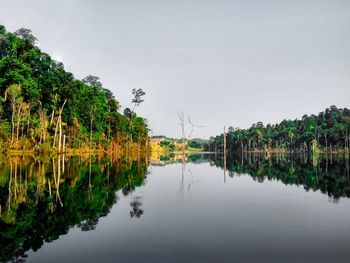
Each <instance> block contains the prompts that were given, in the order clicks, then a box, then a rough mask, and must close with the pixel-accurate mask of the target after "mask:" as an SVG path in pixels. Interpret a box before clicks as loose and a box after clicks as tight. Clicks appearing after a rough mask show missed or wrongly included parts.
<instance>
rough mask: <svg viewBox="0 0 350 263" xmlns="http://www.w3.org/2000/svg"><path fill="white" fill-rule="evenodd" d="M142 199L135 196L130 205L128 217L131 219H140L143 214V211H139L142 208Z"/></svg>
mask: <svg viewBox="0 0 350 263" xmlns="http://www.w3.org/2000/svg"><path fill="white" fill-rule="evenodd" d="M141 200H142V197H140V196H137V197H135V198H134V200H133V201H132V202H131V203H130V206H131V207H132V210H131V211H130V217H131V218H134V217H135V218H140V217H141V215H142V214H143V210H142V209H141V206H142V202H141Z"/></svg>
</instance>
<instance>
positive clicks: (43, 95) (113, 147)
mask: <svg viewBox="0 0 350 263" xmlns="http://www.w3.org/2000/svg"><path fill="white" fill-rule="evenodd" d="M36 43H37V39H36V38H35V36H33V34H32V32H31V30H29V29H25V28H21V29H19V30H17V31H16V32H15V33H10V32H8V31H7V30H6V28H5V27H4V26H2V25H0V149H2V151H34V152H45V151H52V152H58V153H62V152H65V151H67V152H68V151H69V150H72V149H80V150H84V151H98V150H101V151H113V152H114V151H134V152H135V151H138V152H140V151H142V150H145V149H146V148H147V145H148V140H149V138H148V127H147V120H146V119H144V118H142V117H140V116H138V115H137V114H136V112H135V109H136V107H138V106H139V105H140V103H142V102H143V101H144V100H143V96H144V95H145V92H144V91H143V90H142V89H133V90H132V91H131V92H130V95H131V99H130V100H131V104H132V105H133V106H132V109H130V108H126V109H125V110H124V112H123V113H120V104H119V102H118V100H117V99H116V98H115V97H114V95H113V93H112V92H111V91H110V90H109V89H107V88H105V87H104V86H103V85H102V83H101V81H100V79H99V77H97V76H93V75H89V76H87V77H85V78H84V79H82V80H78V79H76V78H75V77H74V76H73V74H72V73H70V72H67V71H66V70H65V68H64V65H63V63H62V62H59V61H55V60H54V59H52V58H51V57H50V55H48V54H46V53H45V52H43V51H41V50H40V49H39V48H38V47H37V46H36ZM0 151H1V150H0Z"/></svg>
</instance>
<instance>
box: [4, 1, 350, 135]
mask: <svg viewBox="0 0 350 263" xmlns="http://www.w3.org/2000/svg"><path fill="white" fill-rule="evenodd" d="M0 24H3V25H5V26H6V28H7V29H8V30H9V31H15V30H17V29H18V28H20V27H25V28H29V29H31V30H32V31H33V34H34V35H35V36H36V37H37V38H38V39H39V46H40V48H41V49H42V50H43V51H44V52H47V53H48V54H50V55H51V56H52V57H53V58H55V59H58V60H60V61H62V62H63V63H64V65H65V67H66V69H67V70H68V71H71V72H72V73H73V74H74V75H75V76H76V77H77V78H83V77H85V76H86V75H89V74H92V75H97V76H99V77H100V78H101V81H102V83H103V84H104V86H105V87H106V88H109V89H110V90H112V91H113V92H114V94H115V96H116V98H117V99H118V100H119V101H120V102H121V104H122V106H123V107H127V106H130V101H131V90H132V89H133V88H142V89H144V90H145V91H146V93H147V95H146V97H145V103H144V104H141V106H140V107H139V108H138V109H137V111H138V113H139V114H141V115H143V116H145V117H146V118H147V119H148V120H149V124H150V127H151V129H152V130H153V135H159V134H165V135H169V136H174V137H179V136H180V135H181V131H180V127H179V125H178V123H179V121H178V117H177V112H178V111H181V110H183V111H184V113H185V114H187V115H190V116H191V119H192V121H193V122H194V123H195V124H196V123H197V124H200V125H205V126H206V128H202V129H199V128H198V129H196V130H195V132H194V134H193V136H194V137H209V136H210V135H216V134H218V133H220V132H222V129H223V126H224V125H226V126H230V125H232V126H234V127H242V128H246V127H249V126H250V125H251V124H252V123H254V122H257V121H263V122H264V123H268V122H271V123H276V122H279V121H281V120H282V119H284V118H286V119H289V118H290V119H294V118H300V117H301V116H302V115H303V114H304V113H307V114H311V113H318V112H319V111H321V110H323V109H325V108H326V107H328V106H330V105H333V104H334V105H337V106H338V107H350V99H349V98H350V1H347V0H343V1H339V0H328V1H322V0H314V1H308V0H302V1H290V0H288V1H284V0H276V1H273V0H271V1H269V0H266V1H248V0H242V1H233V0H232V1H224V0H222V1H220V0H212V1H204V0H202V1H201V0H192V1H191V0H177V1H170V0H169V1H167V0H163V1H161V0H159V1H155V0H154V1H146V0H139V1H137V0H119V1H112V0H105V1H101V0H100V1H98V0H95V1H92V0H63V1H62V0H61V1H56V0H55V1H53V0H37V1H35V0H26V1H23V0H0Z"/></svg>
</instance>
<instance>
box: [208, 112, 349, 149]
mask: <svg viewBox="0 0 350 263" xmlns="http://www.w3.org/2000/svg"><path fill="white" fill-rule="evenodd" d="M349 130H350V110H349V109H347V108H344V109H338V108H337V107H336V106H331V107H330V108H327V109H326V110H325V111H323V112H320V113H319V114H318V115H313V114H312V115H304V116H303V117H302V118H301V119H296V120H283V121H282V122H280V123H278V124H267V125H266V126H265V125H264V124H263V123H262V122H258V123H256V124H253V125H252V126H251V127H250V128H249V129H240V128H233V127H229V128H228V131H227V133H226V148H227V151H228V152H235V151H240V152H242V151H243V152H245V151H252V152H254V151H256V152H261V151H268V152H272V151H279V152H308V153H310V152H312V153H318V152H320V151H324V152H336V151H338V152H339V151H345V152H347V153H348V152H349V144H350V136H349ZM205 150H208V151H216V152H222V151H223V150H224V133H222V134H221V135H218V136H216V137H210V140H209V143H208V144H206V145H205Z"/></svg>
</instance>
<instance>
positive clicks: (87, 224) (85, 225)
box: [77, 218, 98, 232]
mask: <svg viewBox="0 0 350 263" xmlns="http://www.w3.org/2000/svg"><path fill="white" fill-rule="evenodd" d="M97 223H98V218H95V219H87V220H85V221H83V222H81V223H79V224H78V225H77V226H78V227H79V228H80V229H81V231H84V232H86V231H91V230H95V229H96V226H97Z"/></svg>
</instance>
